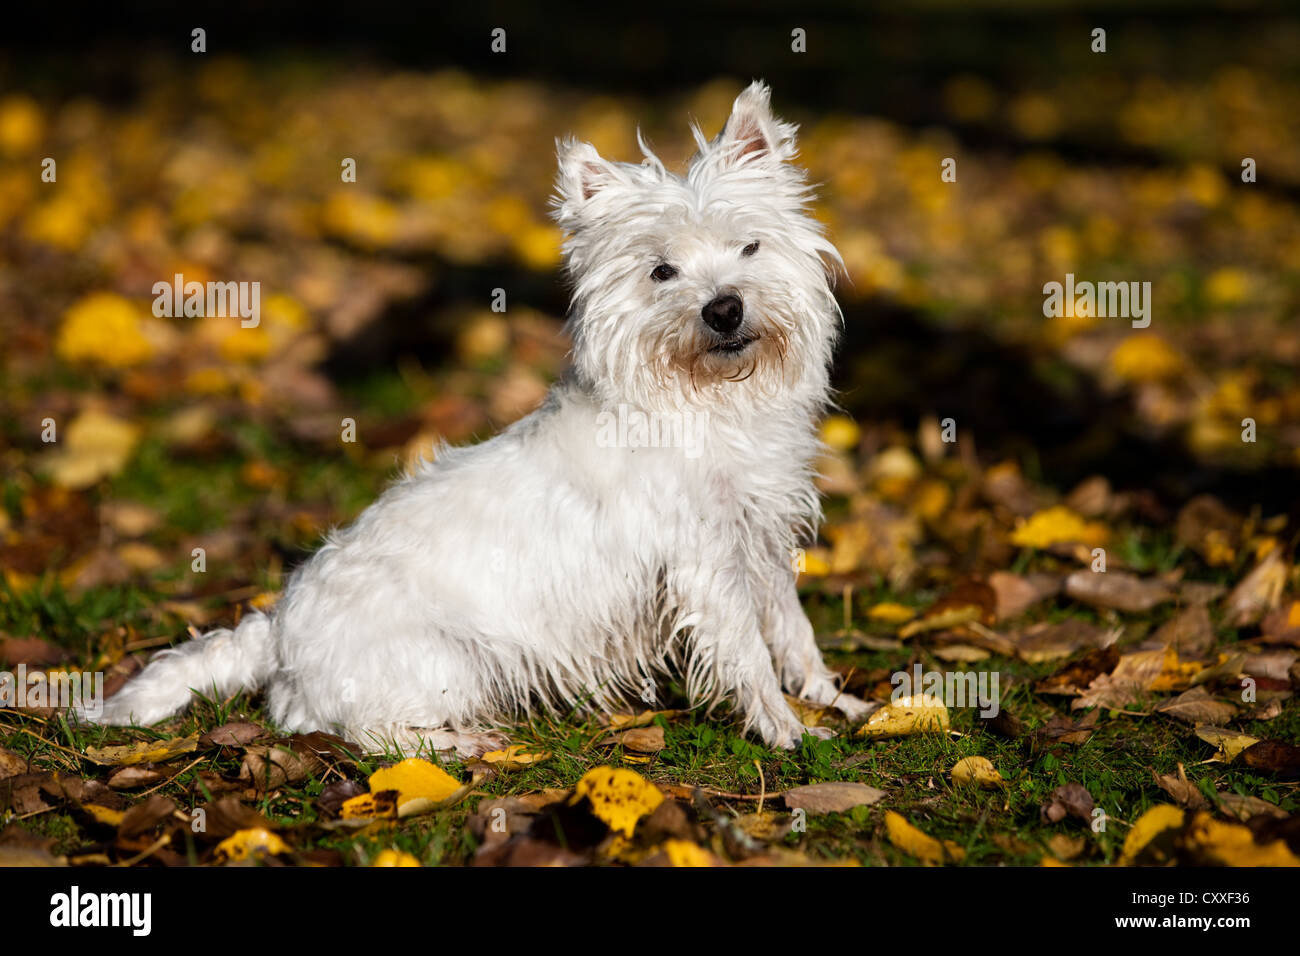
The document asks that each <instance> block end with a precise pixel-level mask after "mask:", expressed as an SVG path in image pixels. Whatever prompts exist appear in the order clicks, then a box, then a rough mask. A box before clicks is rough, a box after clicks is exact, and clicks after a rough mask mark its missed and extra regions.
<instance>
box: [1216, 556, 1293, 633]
mask: <svg viewBox="0 0 1300 956" xmlns="http://www.w3.org/2000/svg"><path fill="white" fill-rule="evenodd" d="M1289 570H1290V568H1289V566H1288V565H1287V563H1286V561H1284V560H1283V559H1282V549H1281V548H1276V547H1275V548H1273V550H1272V551H1270V552H1269V553H1268V555H1267V556H1266V557H1265V558H1264V560H1262V561H1260V562H1259V564H1258V565H1256V566H1255V568H1254V570H1252V571H1251V572H1250V573H1249V574H1247V575H1246V576H1245V577H1244V578H1242V579H1241V581H1240V582H1238V584H1237V586H1236V587H1235V588H1233V589H1232V593H1231V594H1229V595H1228V597H1227V599H1226V600H1225V601H1224V607H1223V610H1224V620H1225V622H1226V623H1227V624H1229V625H1230V626H1232V627H1246V626H1248V625H1251V624H1255V623H1257V622H1258V621H1259V620H1261V619H1262V618H1263V617H1264V615H1265V614H1267V613H1268V612H1269V611H1271V610H1273V609H1274V608H1276V607H1279V606H1280V605H1281V603H1282V591H1283V589H1284V588H1285V587H1286V579H1287V573H1288V572H1289Z"/></svg>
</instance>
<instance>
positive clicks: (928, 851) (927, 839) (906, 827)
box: [885, 810, 966, 865]
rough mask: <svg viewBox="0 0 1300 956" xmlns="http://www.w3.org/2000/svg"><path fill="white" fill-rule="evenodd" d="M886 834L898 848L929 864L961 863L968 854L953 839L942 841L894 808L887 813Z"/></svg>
mask: <svg viewBox="0 0 1300 956" xmlns="http://www.w3.org/2000/svg"><path fill="white" fill-rule="evenodd" d="M885 835H886V836H888V837H889V842H890V843H892V844H893V845H894V846H896V847H898V849H900V850H902V851H903V852H904V853H906V854H908V855H909V856H914V857H916V858H917V859H918V860H921V861H922V862H924V863H926V864H929V865H937V864H941V863H945V862H948V861H951V862H954V863H960V862H961V861H962V860H963V859H964V858H965V856H966V851H965V850H963V849H962V848H961V847H959V846H957V844H955V843H953V842H952V841H951V840H945V841H944V842H942V843H940V842H939V841H938V840H936V839H935V838H934V837H932V836H929V835H928V834H926V833H922V832H921V831H920V830H918V829H917V828H916V827H914V826H912V824H910V823H908V822H907V820H905V819H904V818H903V817H902V816H900V815H899V814H897V813H895V812H894V811H892V810H890V811H888V812H887V813H886V814H885Z"/></svg>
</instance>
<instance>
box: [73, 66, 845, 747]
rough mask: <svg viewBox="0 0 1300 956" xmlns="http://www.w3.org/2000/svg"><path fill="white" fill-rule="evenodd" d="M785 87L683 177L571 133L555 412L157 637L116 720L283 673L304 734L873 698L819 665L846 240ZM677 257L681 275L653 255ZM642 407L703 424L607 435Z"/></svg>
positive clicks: (440, 739)
mask: <svg viewBox="0 0 1300 956" xmlns="http://www.w3.org/2000/svg"><path fill="white" fill-rule="evenodd" d="M768 96H769V94H768V90H767V88H766V87H765V86H764V85H763V84H761V83H754V84H753V85H751V86H750V87H749V88H748V89H746V90H745V91H744V92H743V93H741V95H740V96H739V98H737V100H736V102H735V105H734V108H733V111H732V114H731V117H730V118H729V119H728V121H727V124H726V127H725V128H724V129H723V131H722V132H721V133H720V134H719V135H718V137H717V138H716V139H714V140H713V141H712V142H711V143H706V142H705V140H704V138H703V136H701V135H700V132H699V130H698V129H696V130H695V137H696V140H697V141H698V144H699V152H698V154H697V155H696V156H695V157H694V159H693V160H692V161H691V163H690V167H689V170H688V172H687V173H686V175H685V177H679V176H676V175H674V174H672V173H670V172H668V171H667V170H666V169H665V168H664V166H663V164H662V163H661V162H660V161H659V160H658V159H657V158H656V157H655V156H654V155H653V154H652V153H651V152H650V150H649V148H648V147H646V146H645V144H644V143H642V151H643V152H644V153H645V160H644V162H642V163H641V164H640V165H632V164H624V163H612V162H608V161H606V160H605V159H602V158H601V157H600V156H599V155H598V154H597V153H596V151H595V149H593V148H592V147H591V146H590V145H588V144H585V143H577V142H574V141H571V140H570V141H565V142H563V143H561V144H560V145H559V177H558V184H557V196H556V198H555V200H554V206H555V217H556V220H557V221H558V222H559V223H560V225H561V226H562V227H563V228H564V230H565V231H566V233H567V234H568V235H569V239H568V240H567V242H566V245H565V257H566V261H567V269H568V274H569V276H570V279H571V281H572V284H573V297H572V308H571V313H570V318H569V330H570V332H571V334H572V337H573V343H574V351H573V369H572V370H571V372H570V373H569V375H568V376H567V377H566V378H565V379H564V380H563V381H562V382H561V383H559V384H558V385H557V386H556V387H555V388H554V390H553V391H552V392H551V394H550V396H549V397H548V399H547V401H546V402H545V404H544V405H543V407H542V408H540V409H539V410H538V411H536V412H534V413H533V414H532V415H529V416H528V417H527V418H524V419H523V420H521V421H519V422H517V423H516V424H515V425H513V426H512V427H510V428H509V429H507V430H506V431H505V432H503V433H502V434H500V435H498V436H497V437H495V438H493V439H492V440H490V441H487V442H484V443H482V444H479V445H475V446H472V447H466V448H457V449H451V448H443V449H439V450H438V452H437V456H436V460H434V461H432V462H427V463H425V464H424V466H423V467H422V469H420V470H419V472H418V473H417V474H415V475H413V476H411V477H408V478H406V479H403V480H401V481H399V482H398V483H397V484H395V485H394V486H393V487H392V488H390V489H389V490H388V491H387V492H386V493H385V494H384V495H383V496H382V497H381V498H380V499H379V500H378V501H377V502H375V504H374V505H372V506H371V507H370V508H369V509H367V510H366V511H365V512H364V513H363V514H362V515H361V517H360V518H359V519H357V521H356V523H355V524H353V525H352V526H351V527H349V528H347V529H346V530H343V531H339V532H337V533H334V534H332V535H331V536H330V538H329V540H328V542H327V543H326V544H325V545H324V547H322V548H321V550H320V551H319V552H317V553H316V554H315V555H314V556H313V557H312V558H311V559H310V560H309V561H307V562H306V563H305V564H304V565H303V566H302V567H301V568H299V569H298V570H297V571H296V572H295V573H294V574H293V575H292V577H291V578H290V580H289V582H288V585H287V586H286V588H285V593H284V596H283V598H282V600H281V601H280V603H279V605H278V606H277V607H276V608H275V610H274V612H273V613H272V614H271V615H270V616H267V615H263V614H260V613H254V614H251V615H249V616H248V617H246V618H244V620H243V621H242V622H241V623H240V624H239V626H238V627H237V628H235V629H234V630H218V631H213V632H211V633H209V634H206V635H204V636H202V637H200V638H198V639H196V640H193V641H190V642H189V643H187V644H184V645H181V646H180V647H177V648H174V649H172V650H168V651H164V652H163V653H161V654H159V655H158V656H157V657H156V658H155V659H154V660H153V661H152V662H151V663H150V664H149V666H148V668H146V670H145V671H144V672H143V673H142V674H141V675H139V676H138V677H136V678H135V679H134V680H132V681H131V682H130V683H129V684H127V686H126V687H125V688H124V689H123V690H122V691H121V692H120V693H119V694H117V695H116V696H115V697H113V698H111V699H110V700H108V701H107V702H106V703H105V709H104V713H103V715H102V716H101V717H100V718H99V719H100V720H101V721H102V722H105V723H113V724H120V723H130V722H132V721H134V722H138V723H141V724H148V723H153V722H155V721H158V720H161V719H162V718H164V717H167V716H169V715H171V714H173V713H175V712H177V711H178V710H180V709H182V708H183V707H184V706H185V705H186V703H187V702H188V701H189V699H190V694H191V688H192V689H194V690H196V691H200V692H204V693H208V694H212V693H215V694H216V695H218V696H224V695H228V694H231V693H234V692H235V691H237V690H239V689H253V688H264V689H265V691H266V695H267V701H268V705H269V709H270V713H271V715H272V717H273V719H274V720H275V721H276V722H277V723H278V724H279V725H281V726H283V727H284V728H286V729H288V730H293V731H311V730H318V729H330V730H335V731H338V732H341V733H342V734H344V735H346V736H349V737H350V738H352V739H354V740H356V741H357V742H358V743H361V744H363V745H365V746H367V747H369V748H375V749H382V748H383V747H384V746H385V745H387V746H392V745H396V746H397V747H398V748H400V749H404V750H406V751H408V752H410V751H417V750H419V749H422V748H427V749H429V750H432V751H444V750H450V749H454V750H456V751H458V752H459V753H461V754H474V753H477V752H481V751H482V750H483V749H484V748H486V747H489V746H492V745H493V744H494V743H496V742H497V741H498V740H499V739H500V738H499V736H497V735H494V734H492V733H491V732H486V733H485V731H490V728H492V727H498V726H501V724H502V723H503V722H506V721H508V720H509V719H510V718H511V717H512V716H515V715H518V714H520V713H522V712H527V711H528V710H529V709H531V708H532V707H534V706H537V705H542V706H546V707H550V708H553V709H558V710H561V711H564V710H567V709H569V708H573V707H585V708H595V709H604V710H608V709H611V708H614V707H616V706H618V705H619V704H620V703H622V702H623V701H625V700H626V699H627V697H628V695H631V696H632V697H633V698H635V697H636V696H637V695H638V694H639V693H640V691H641V690H642V688H644V687H645V686H647V681H648V680H652V679H653V677H654V676H655V675H657V674H661V673H665V672H669V671H676V672H677V673H679V674H682V675H683V676H684V678H685V682H686V685H687V688H688V690H689V692H690V694H691V696H692V698H693V699H694V700H695V701H697V702H702V703H706V704H709V705H710V706H711V705H713V704H716V703H717V702H719V701H721V700H729V701H731V702H732V704H733V705H734V706H735V707H736V708H737V710H738V712H739V714H740V715H741V717H742V719H743V721H744V726H745V729H746V730H750V731H753V732H754V733H756V734H757V735H758V736H759V737H760V738H762V740H763V741H765V742H766V743H767V744H769V745H771V746H775V747H785V748H791V747H794V746H796V745H797V744H798V742H799V739H800V737H801V735H802V734H803V733H804V732H805V731H806V728H805V727H804V726H803V724H802V723H801V722H800V720H799V718H798V717H797V716H796V715H795V712H794V711H793V710H792V709H791V708H790V706H789V704H788V703H787V702H786V700H785V699H784V698H783V696H782V688H783V687H784V689H785V690H786V691H788V692H790V693H792V694H796V695H799V696H801V697H804V698H807V699H810V700H812V701H815V702H817V703H819V704H829V703H831V702H832V701H834V702H835V703H836V705H837V706H838V707H840V708H841V709H843V710H845V711H846V712H847V713H848V714H849V716H850V717H851V718H856V717H860V716H862V715H863V714H864V713H865V711H866V705H865V704H863V702H861V701H860V700H857V699H856V698H852V697H849V696H847V695H844V694H841V693H840V692H839V690H838V688H837V686H836V684H835V681H834V679H833V677H832V675H831V673H830V671H829V670H828V669H827V668H826V666H825V665H824V663H823V662H822V658H821V654H820V653H819V651H818V649H817V647H816V645H815V643H814V641H813V632H812V627H811V625H810V624H809V623H808V619H807V617H805V615H804V613H803V610H802V608H801V607H800V606H799V600H798V597H797V595H796V593H795V575H794V573H793V571H792V569H791V554H792V550H793V549H794V548H796V547H798V546H799V544H800V543H801V542H802V541H804V540H806V539H807V537H808V536H810V535H811V533H812V532H813V530H814V529H815V527H816V523H817V521H818V519H819V517H820V507H819V503H818V499H817V494H816V492H815V490H814V487H813V483H812V472H811V464H812V460H813V458H814V456H815V455H816V454H817V452H818V449H819V447H820V446H819V444H818V439H817V433H816V422H817V419H818V417H819V415H820V414H821V412H822V409H823V407H824V404H825V402H826V400H827V394H828V364H829V362H830V358H831V350H832V346H833V344H834V339H835V336H836V332H837V329H838V326H839V321H840V319H839V310H838V307H837V305H836V303H835V299H834V297H833V295H832V293H831V286H830V278H831V272H830V270H832V269H834V268H835V267H836V265H837V264H838V262H839V256H838V254H837V253H836V251H835V249H834V247H833V246H832V245H831V244H830V242H828V241H827V240H826V238H825V237H824V236H823V233H822V229H821V227H820V226H819V225H818V224H817V222H816V221H815V220H814V219H813V218H812V217H811V216H810V215H809V214H808V212H807V203H808V200H809V198H810V191H809V187H808V186H807V183H806V180H805V175H804V173H803V171H802V170H801V169H799V168H798V167H796V166H794V165H792V163H791V160H792V159H793V157H794V152H795V146H794V142H795V140H794V134H795V127H793V126H791V125H789V124H786V123H783V122H781V121H780V120H778V119H776V118H775V117H773V115H772V114H771V112H770V109H769V106H768ZM753 243H758V247H757V249H756V250H755V249H754V247H753V245H752V244H753ZM665 265H666V266H671V267H672V268H673V269H675V270H676V274H675V275H674V276H672V277H671V278H667V279H665V278H663V277H662V276H660V278H659V279H658V280H657V279H656V278H654V277H652V275H651V273H652V271H654V270H655V269H656V267H658V266H665ZM662 271H663V270H661V272H662ZM722 295H735V296H736V297H738V298H739V299H740V300H741V301H742V302H743V309H744V316H743V325H742V326H741V327H740V329H739V330H737V331H736V332H735V333H734V334H731V333H728V334H720V333H718V332H715V331H714V330H713V329H711V328H710V327H709V326H708V325H706V323H705V322H704V320H703V317H702V309H703V307H704V306H705V305H706V304H708V303H710V302H712V301H713V300H715V299H716V298H717V297H719V296H722ZM751 339H752V341H751ZM720 349H721V350H720ZM726 349H730V351H727V350H726ZM620 406H623V410H624V412H625V413H626V411H627V410H628V409H631V410H633V411H634V412H637V411H639V412H644V413H646V414H650V413H653V414H655V415H656V416H659V417H660V418H661V420H663V421H665V422H667V421H674V420H675V421H679V422H680V421H682V420H685V421H686V422H687V434H688V437H690V436H694V437H695V438H696V446H695V447H693V448H691V449H689V453H687V451H688V450H687V449H684V448H682V447H664V445H665V443H664V442H658V443H657V444H658V446H659V447H648V446H649V445H653V444H656V443H655V442H654V441H653V439H649V440H647V434H646V433H645V432H644V431H641V432H638V431H636V429H635V428H633V429H631V430H629V431H628V432H627V435H625V436H624V437H625V439H626V440H620V439H619V438H618V437H617V436H614V439H613V440H610V439H611V434H612V432H611V430H610V429H609V421H610V415H611V414H612V413H615V411H616V410H617V409H619V407H620ZM602 413H604V414H602ZM673 416H681V417H679V418H677V419H674V418H673ZM602 436H603V437H602ZM628 436H630V437H628ZM667 444H670V445H671V444H675V443H674V442H668V443H667ZM619 445H622V446H623V447H617V446H619ZM631 446H640V447H631ZM819 732H820V733H822V734H823V735H824V734H825V733H826V732H825V731H819Z"/></svg>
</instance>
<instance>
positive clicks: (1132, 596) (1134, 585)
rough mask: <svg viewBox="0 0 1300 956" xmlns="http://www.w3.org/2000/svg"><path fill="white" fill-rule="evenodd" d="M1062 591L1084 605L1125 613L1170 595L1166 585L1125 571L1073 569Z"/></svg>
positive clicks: (1145, 608)
mask: <svg viewBox="0 0 1300 956" xmlns="http://www.w3.org/2000/svg"><path fill="white" fill-rule="evenodd" d="M1065 593H1066V595H1067V596H1069V597H1071V598H1073V599H1074V600H1076V601H1081V602H1083V603H1084V604H1091V605H1093V606H1094V607H1104V608H1111V609H1113V610H1116V611H1123V612H1125V613H1127V614H1141V613H1143V612H1145V611H1149V610H1151V609H1152V608H1153V607H1156V606H1157V605H1159V604H1163V603H1164V602H1166V601H1169V600H1171V599H1172V598H1173V596H1174V595H1173V591H1171V590H1170V589H1169V587H1168V586H1167V585H1165V584H1162V583H1161V582H1159V581H1153V580H1151V579H1149V578H1139V577H1138V576H1137V575H1134V574H1129V573H1128V572H1126V571H1105V572H1098V571H1075V572H1074V573H1073V574H1071V575H1070V576H1069V577H1067V578H1066V579H1065Z"/></svg>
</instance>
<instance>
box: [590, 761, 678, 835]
mask: <svg viewBox="0 0 1300 956" xmlns="http://www.w3.org/2000/svg"><path fill="white" fill-rule="evenodd" d="M584 798H585V799H586V800H587V802H588V803H589V804H590V805H591V812H592V814H593V815H594V816H596V818H597V819H599V820H601V821H603V822H604V823H605V825H606V826H608V827H609V828H610V829H611V830H613V831H614V832H616V833H618V832H621V833H622V834H623V835H624V836H627V837H631V836H632V831H633V830H634V829H635V828H636V824H637V821H638V820H640V819H641V818H642V817H644V816H646V815H647V814H649V813H651V812H653V811H654V809H655V808H656V807H657V806H659V804H661V803H662V802H663V799H664V795H663V794H662V793H660V792H659V788H658V787H656V786H655V785H654V784H652V783H650V782H649V781H648V780H646V779H645V778H644V777H642V776H641V775H640V774H639V773H636V772H634V771H631V770H626V769H623V768H621V767H595V768H593V769H591V770H588V771H587V772H586V773H585V774H584V775H583V777H582V779H581V780H579V781H578V784H577V786H575V787H574V788H573V796H572V797H570V798H569V803H570V805H574V804H577V803H578V802H579V801H580V800H583V799H584Z"/></svg>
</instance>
